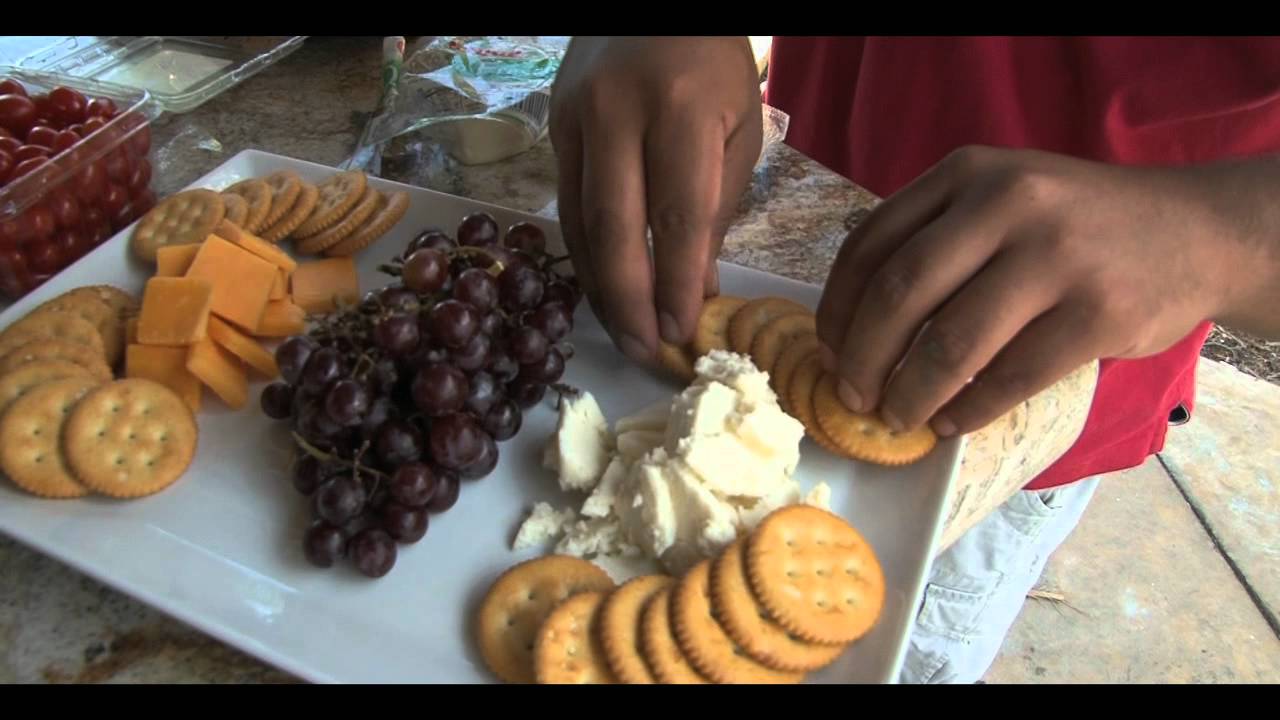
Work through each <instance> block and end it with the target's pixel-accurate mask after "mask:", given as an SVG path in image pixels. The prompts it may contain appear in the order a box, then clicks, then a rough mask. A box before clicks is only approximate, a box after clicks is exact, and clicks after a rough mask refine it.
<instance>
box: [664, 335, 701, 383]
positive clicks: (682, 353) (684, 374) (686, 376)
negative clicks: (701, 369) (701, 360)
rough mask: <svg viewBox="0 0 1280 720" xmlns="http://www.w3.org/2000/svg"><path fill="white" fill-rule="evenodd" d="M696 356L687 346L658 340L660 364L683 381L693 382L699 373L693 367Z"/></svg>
mask: <svg viewBox="0 0 1280 720" xmlns="http://www.w3.org/2000/svg"><path fill="white" fill-rule="evenodd" d="M693 364H694V357H693V355H692V354H691V353H690V352H689V350H688V349H687V348H682V347H679V346H677V345H672V344H671V343H669V342H667V341H665V340H659V341H658V366H659V367H661V368H662V369H663V370H665V371H666V372H667V373H669V374H671V375H672V376H674V377H675V378H676V379H677V380H681V381H683V382H686V383H688V382H693V380H694V378H696V377H697V376H698V373H697V372H696V371H695V370H694V369H693Z"/></svg>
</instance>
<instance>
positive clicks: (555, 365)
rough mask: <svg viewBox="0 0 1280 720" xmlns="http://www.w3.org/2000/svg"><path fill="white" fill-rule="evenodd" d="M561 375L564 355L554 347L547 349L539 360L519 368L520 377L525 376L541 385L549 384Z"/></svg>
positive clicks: (562, 373)
mask: <svg viewBox="0 0 1280 720" xmlns="http://www.w3.org/2000/svg"><path fill="white" fill-rule="evenodd" d="M561 375H564V355H561V354H560V351H559V350H557V349H555V348H551V349H549V350H547V353H546V354H545V355H543V356H542V361H541V362H536V363H533V364H532V365H523V366H521V368H520V377H526V378H528V379H530V380H533V381H534V382H539V383H542V384H543V385H550V384H551V383H553V382H555V381H557V380H559V379H560V376H561Z"/></svg>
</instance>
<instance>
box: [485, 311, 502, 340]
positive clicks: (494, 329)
mask: <svg viewBox="0 0 1280 720" xmlns="http://www.w3.org/2000/svg"><path fill="white" fill-rule="evenodd" d="M480 332H482V333H484V334H485V335H488V336H489V337H490V338H492V339H494V340H501V339H502V335H503V327H502V316H501V315H499V314H498V313H496V312H491V313H489V314H488V315H485V316H484V319H483V320H481V321H480Z"/></svg>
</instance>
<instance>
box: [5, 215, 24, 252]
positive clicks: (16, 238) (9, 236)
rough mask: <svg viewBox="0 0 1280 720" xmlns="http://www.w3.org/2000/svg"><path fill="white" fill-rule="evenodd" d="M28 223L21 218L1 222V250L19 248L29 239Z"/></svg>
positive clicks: (11, 218)
mask: <svg viewBox="0 0 1280 720" xmlns="http://www.w3.org/2000/svg"><path fill="white" fill-rule="evenodd" d="M26 225H27V224H26V222H25V220H24V219H23V218H21V217H10V218H7V219H5V220H0V250H8V249H10V248H15V247H18V245H20V244H22V241H23V240H26V239H27V233H26Z"/></svg>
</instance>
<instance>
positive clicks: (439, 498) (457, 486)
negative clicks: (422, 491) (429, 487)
mask: <svg viewBox="0 0 1280 720" xmlns="http://www.w3.org/2000/svg"><path fill="white" fill-rule="evenodd" d="M436 476H437V477H438V478H439V479H440V483H439V485H437V486H436V494H435V495H433V496H432V497H431V502H429V503H427V511H428V512H433V513H442V512H444V511H446V510H448V509H449V508H451V507H453V505H454V503H456V502H458V494H459V493H460V492H461V490H462V483H460V482H459V481H458V476H457V475H455V474H453V473H451V472H440V473H436Z"/></svg>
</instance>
